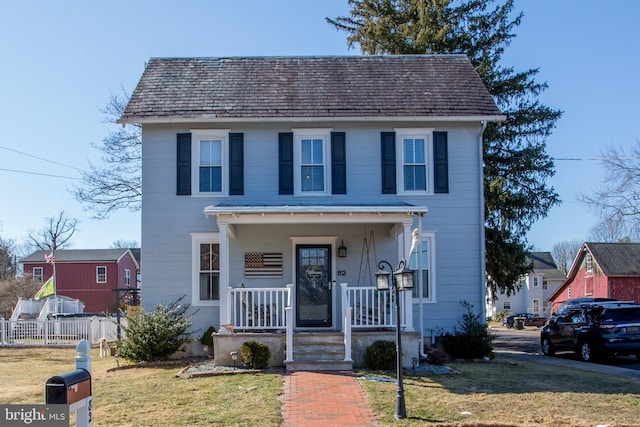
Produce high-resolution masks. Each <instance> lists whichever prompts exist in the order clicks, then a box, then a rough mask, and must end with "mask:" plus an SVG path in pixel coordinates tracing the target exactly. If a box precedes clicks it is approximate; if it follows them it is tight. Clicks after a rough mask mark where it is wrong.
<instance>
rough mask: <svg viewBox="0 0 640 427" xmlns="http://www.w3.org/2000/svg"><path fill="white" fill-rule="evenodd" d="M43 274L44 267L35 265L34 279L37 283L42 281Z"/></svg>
mask: <svg viewBox="0 0 640 427" xmlns="http://www.w3.org/2000/svg"><path fill="white" fill-rule="evenodd" d="M43 276H44V273H43V270H42V267H33V281H34V282H35V283H42V280H43Z"/></svg>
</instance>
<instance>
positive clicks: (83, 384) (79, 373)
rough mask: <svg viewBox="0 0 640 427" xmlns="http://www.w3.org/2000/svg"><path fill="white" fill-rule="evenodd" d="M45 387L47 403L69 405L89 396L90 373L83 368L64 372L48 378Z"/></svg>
mask: <svg viewBox="0 0 640 427" xmlns="http://www.w3.org/2000/svg"><path fill="white" fill-rule="evenodd" d="M45 388H46V390H45V391H46V393H45V395H46V403H47V404H48V405H54V404H62V405H71V404H72V403H76V402H78V401H80V400H82V399H85V398H87V397H89V396H91V374H90V373H89V372H88V371H86V370H84V369H76V370H73V371H69V372H65V373H64V374H60V375H56V376H55V377H51V378H49V379H48V380H47V384H46V386H45Z"/></svg>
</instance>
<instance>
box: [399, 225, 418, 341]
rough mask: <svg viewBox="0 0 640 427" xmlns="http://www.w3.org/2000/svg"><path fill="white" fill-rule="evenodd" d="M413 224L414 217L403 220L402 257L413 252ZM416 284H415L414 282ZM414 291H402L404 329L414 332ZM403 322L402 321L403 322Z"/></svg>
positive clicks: (407, 260)
mask: <svg viewBox="0 0 640 427" xmlns="http://www.w3.org/2000/svg"><path fill="white" fill-rule="evenodd" d="M412 225H413V217H412V218H411V220H410V221H403V222H402V248H403V250H402V258H405V257H408V256H410V255H411V254H410V253H409V251H410V250H411V238H412V232H411V226H412ZM405 261H406V262H407V264H409V261H410V260H409V259H405ZM414 286H415V284H414ZM412 293H413V292H410V291H406V292H400V298H402V299H403V300H404V301H403V302H404V310H403V314H404V316H403V317H404V319H402V320H404V330H405V331H407V332H413V331H415V329H414V327H413V296H412ZM401 324H402V323H401Z"/></svg>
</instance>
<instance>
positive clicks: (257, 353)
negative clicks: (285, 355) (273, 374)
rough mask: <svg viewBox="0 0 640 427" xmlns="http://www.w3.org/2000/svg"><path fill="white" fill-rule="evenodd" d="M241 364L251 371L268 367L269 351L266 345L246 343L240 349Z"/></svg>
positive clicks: (255, 342)
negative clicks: (251, 369)
mask: <svg viewBox="0 0 640 427" xmlns="http://www.w3.org/2000/svg"><path fill="white" fill-rule="evenodd" d="M240 357H241V358H242V364H243V365H244V366H247V367H249V368H253V369H264V368H266V367H267V366H269V359H270V358H271V350H269V346H268V345H266V344H262V343H259V342H258V341H247V342H246V343H244V344H242V347H240Z"/></svg>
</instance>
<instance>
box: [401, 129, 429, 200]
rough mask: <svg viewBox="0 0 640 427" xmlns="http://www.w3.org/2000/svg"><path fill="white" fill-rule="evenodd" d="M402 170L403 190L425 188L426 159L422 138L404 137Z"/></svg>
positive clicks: (421, 189) (420, 189)
mask: <svg viewBox="0 0 640 427" xmlns="http://www.w3.org/2000/svg"><path fill="white" fill-rule="evenodd" d="M402 147H403V153H402V154H403V171H404V190H405V191H426V190H427V160H426V157H425V140H424V138H404V139H403V140H402Z"/></svg>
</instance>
